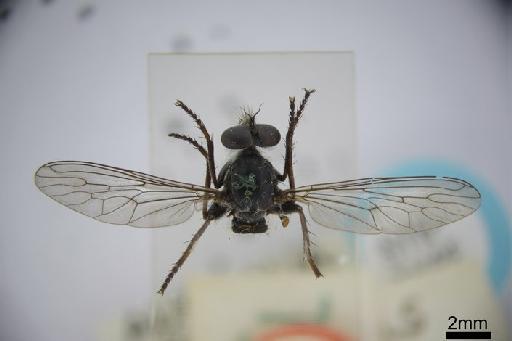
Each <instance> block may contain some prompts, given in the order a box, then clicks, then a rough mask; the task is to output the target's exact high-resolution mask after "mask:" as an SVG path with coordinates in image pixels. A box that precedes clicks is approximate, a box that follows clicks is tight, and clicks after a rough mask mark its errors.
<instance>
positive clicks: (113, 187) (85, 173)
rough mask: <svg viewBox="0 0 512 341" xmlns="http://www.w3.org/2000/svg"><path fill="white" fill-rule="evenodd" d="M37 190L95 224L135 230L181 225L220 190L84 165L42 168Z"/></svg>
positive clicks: (68, 163) (71, 163)
mask: <svg viewBox="0 0 512 341" xmlns="http://www.w3.org/2000/svg"><path fill="white" fill-rule="evenodd" d="M35 184H36V186H37V187H38V188H39V189H40V190H41V191H42V192H43V193H44V194H46V195H47V196H49V197H50V198H52V199H54V200H55V201H57V202H58V203H60V204H62V205H64V206H66V207H69V208H71V209H72V210H74V211H76V212H79V213H82V214H84V215H86V216H88V217H91V218H94V219H96V220H99V221H102V222H105V223H110V224H119V225H130V226H134V227H162V226H169V225H175V224H180V223H182V222H184V221H186V220H187V219H188V218H190V217H191V216H192V214H193V213H194V208H195V207H194V206H195V204H196V203H198V202H203V201H204V200H209V199H212V198H214V197H215V196H216V194H217V193H218V191H217V190H215V189H211V188H205V187H201V186H196V185H192V184H187V183H182V182H178V181H173V180H168V179H164V178H159V177H156V176H153V175H148V174H144V173H141V172H135V171H131V170H126V169H122V168H117V167H112V166H108V165H102V164H98V163H92V162H82V161H57V162H50V163H47V164H45V165H43V166H41V167H40V168H39V169H38V170H37V172H36V174H35Z"/></svg>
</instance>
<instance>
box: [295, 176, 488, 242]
mask: <svg viewBox="0 0 512 341" xmlns="http://www.w3.org/2000/svg"><path fill="white" fill-rule="evenodd" d="M285 192H286V195H287V196H288V197H289V198H290V199H291V198H292V197H293V196H295V200H297V201H298V202H302V203H305V204H307V205H308V207H309V213H310V215H311V218H312V219H313V220H314V221H315V222H317V223H318V224H320V225H323V226H325V227H329V228H333V229H339V230H346V231H351V232H357V233H391V234H393V233H412V232H418V231H423V230H428V229H433V228H436V227H439V226H442V225H446V224H449V223H453V222H455V221H457V220H459V219H462V218H464V217H466V216H468V215H470V214H471V213H473V212H474V211H475V210H476V209H477V208H478V207H479V206H480V193H479V192H478V191H477V190H476V189H475V188H474V187H473V186H472V185H471V184H470V183H468V182H466V181H464V180H460V179H455V178H447V177H435V176H419V177H398V178H365V179H359V180H349V181H343V182H333V183H324V184H317V185H312V186H304V187H299V188H296V189H295V190H294V191H291V190H290V191H285Z"/></svg>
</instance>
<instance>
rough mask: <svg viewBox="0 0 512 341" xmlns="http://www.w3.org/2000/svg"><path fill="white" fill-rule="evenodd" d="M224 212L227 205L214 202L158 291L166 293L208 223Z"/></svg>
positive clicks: (161, 293)
mask: <svg viewBox="0 0 512 341" xmlns="http://www.w3.org/2000/svg"><path fill="white" fill-rule="evenodd" d="M224 213H226V207H223V206H221V205H219V204H216V203H213V204H212V205H211V206H210V209H209V210H208V216H207V218H206V219H205V221H204V223H203V225H201V227H200V228H199V230H197V231H196V233H195V234H194V236H193V237H192V239H191V240H190V242H189V243H188V245H187V248H186V249H185V251H184V252H183V253H182V254H181V257H180V258H179V259H178V261H177V262H176V263H174V265H173V266H172V268H171V270H170V271H169V273H168V274H167V277H165V280H164V282H163V283H162V286H161V287H160V290H158V293H159V294H160V295H163V294H164V292H165V289H167V286H168V285H169V283H170V282H171V280H172V279H173V278H174V276H175V275H176V273H177V272H178V270H179V269H180V268H181V266H182V265H183V263H185V261H186V260H187V258H188V256H190V254H191V253H192V248H193V247H194V245H195V244H196V243H197V241H198V240H199V238H201V236H202V235H203V233H204V231H206V228H207V227H208V225H210V222H211V221H212V220H215V219H218V218H220V217H222V216H223V215H224Z"/></svg>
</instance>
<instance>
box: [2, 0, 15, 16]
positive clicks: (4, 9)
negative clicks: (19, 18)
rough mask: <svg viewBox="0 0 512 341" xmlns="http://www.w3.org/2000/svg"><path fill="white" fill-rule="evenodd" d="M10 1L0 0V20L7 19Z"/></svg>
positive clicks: (10, 8)
mask: <svg viewBox="0 0 512 341" xmlns="http://www.w3.org/2000/svg"><path fill="white" fill-rule="evenodd" d="M12 7H13V6H12V2H11V1H1V0H0V21H7V19H9V16H10V15H11V13H12Z"/></svg>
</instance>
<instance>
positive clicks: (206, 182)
mask: <svg viewBox="0 0 512 341" xmlns="http://www.w3.org/2000/svg"><path fill="white" fill-rule="evenodd" d="M168 136H169V137H174V138H175V139H178V140H182V141H186V142H188V143H190V144H191V145H193V146H194V148H196V149H197V150H198V151H199V152H200V153H201V155H203V156H204V158H205V160H206V176H205V180H204V187H206V188H210V186H211V177H210V166H209V164H208V152H207V151H206V149H205V148H204V147H203V146H201V145H200V144H199V142H197V141H196V140H195V139H193V138H191V137H189V136H187V135H182V134H176V133H170V134H169V135H168ZM207 210H208V200H204V201H203V210H202V211H203V219H206V215H207Z"/></svg>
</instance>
